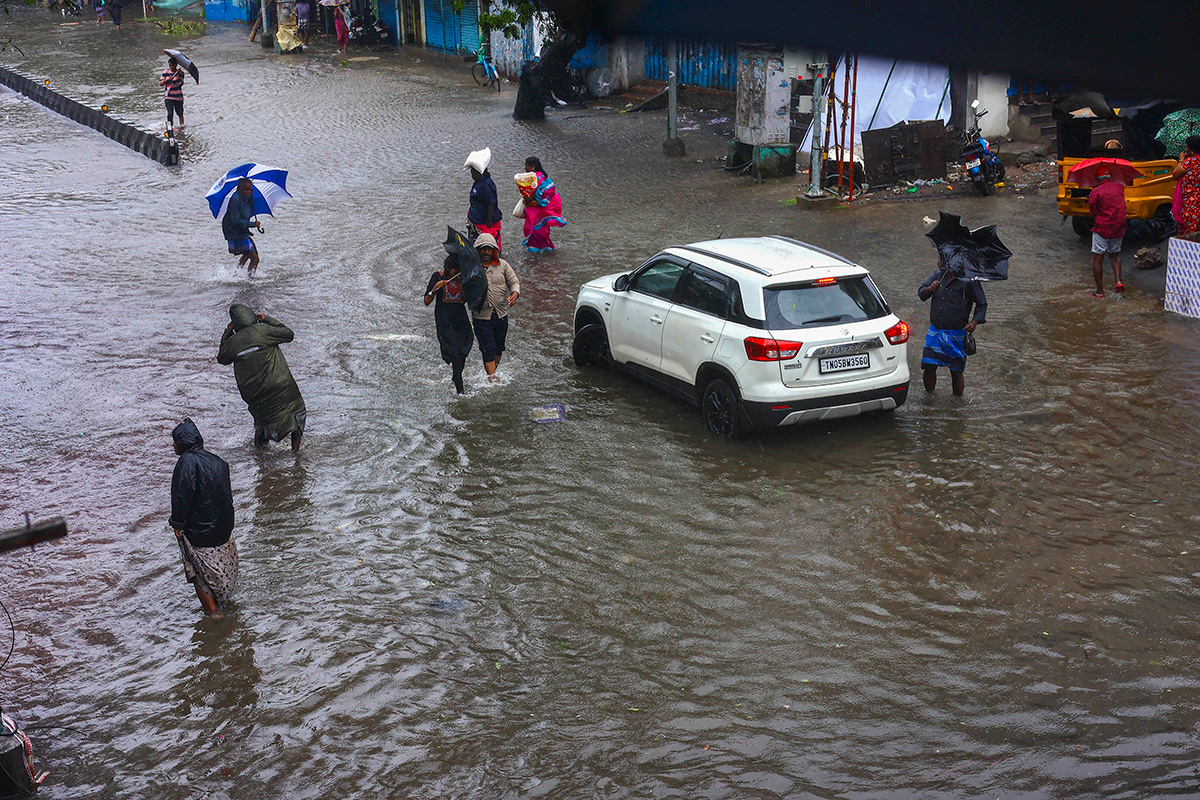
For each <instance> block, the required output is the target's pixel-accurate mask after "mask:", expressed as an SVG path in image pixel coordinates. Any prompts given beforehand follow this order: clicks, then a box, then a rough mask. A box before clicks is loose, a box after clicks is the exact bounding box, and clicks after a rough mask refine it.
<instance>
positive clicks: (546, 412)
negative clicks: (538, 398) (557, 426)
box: [529, 403, 567, 422]
mask: <svg viewBox="0 0 1200 800" xmlns="http://www.w3.org/2000/svg"><path fill="white" fill-rule="evenodd" d="M529 417H530V419H532V420H533V421H534V422H566V421H567V410H566V409H565V408H563V407H562V404H561V403H553V404H551V405H548V406H534V407H533V408H532V409H530V412H529Z"/></svg>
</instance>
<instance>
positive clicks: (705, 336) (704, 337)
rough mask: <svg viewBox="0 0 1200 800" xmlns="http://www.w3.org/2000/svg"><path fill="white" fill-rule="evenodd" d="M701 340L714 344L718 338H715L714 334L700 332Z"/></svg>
mask: <svg viewBox="0 0 1200 800" xmlns="http://www.w3.org/2000/svg"><path fill="white" fill-rule="evenodd" d="M700 341H702V342H707V343H708V344H712V343H713V342H715V341H716V339H714V338H713V337H712V336H710V335H709V334H707V333H702V334H700Z"/></svg>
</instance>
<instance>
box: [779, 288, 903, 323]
mask: <svg viewBox="0 0 1200 800" xmlns="http://www.w3.org/2000/svg"><path fill="white" fill-rule="evenodd" d="M763 300H764V305H765V306H766V310H767V327H768V328H770V329H771V330H791V329H795V328H818V327H820V326H822V325H837V324H839V323H842V324H844V323H847V322H862V321H863V320H868V319H877V318H879V317H886V316H887V315H888V313H889V312H888V308H887V304H885V303H884V302H883V298H882V297H881V296H880V295H879V292H878V290H876V288H875V284H873V283H871V279H870V278H868V277H867V276H865V275H861V276H855V277H850V278H838V280H837V282H836V283H830V284H827V285H825V286H820V285H818V284H817V283H815V282H813V283H798V284H792V285H789V286H768V287H766V288H765V289H763Z"/></svg>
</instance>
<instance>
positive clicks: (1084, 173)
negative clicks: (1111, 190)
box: [1067, 158, 1142, 188]
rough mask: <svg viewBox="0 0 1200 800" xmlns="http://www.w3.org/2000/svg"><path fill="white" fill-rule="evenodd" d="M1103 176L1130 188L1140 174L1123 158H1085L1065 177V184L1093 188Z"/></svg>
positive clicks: (1139, 171)
mask: <svg viewBox="0 0 1200 800" xmlns="http://www.w3.org/2000/svg"><path fill="white" fill-rule="evenodd" d="M1104 175H1107V176H1109V178H1111V179H1112V180H1114V181H1116V182H1117V183H1119V184H1121V185H1122V186H1130V185H1132V184H1133V181H1134V179H1135V178H1140V177H1142V172H1141V170H1139V169H1138V168H1137V167H1135V166H1134V165H1133V164H1130V163H1129V162H1128V161H1126V160H1125V159H1123V158H1085V159H1084V160H1083V161H1080V162H1079V163H1078V164H1076V165H1075V166H1074V167H1072V168H1071V172H1070V173H1069V174H1068V175H1067V182H1068V183H1074V184H1076V185H1077V186H1081V187H1084V188H1091V187H1094V186H1095V185H1096V184H1098V183H1100V178H1101V177H1102V176H1104Z"/></svg>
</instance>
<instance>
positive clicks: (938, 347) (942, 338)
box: [921, 325, 967, 372]
mask: <svg viewBox="0 0 1200 800" xmlns="http://www.w3.org/2000/svg"><path fill="white" fill-rule="evenodd" d="M966 336H967V332H966V331H964V330H961V329H960V330H956V331H944V330H942V329H941V328H935V327H933V326H932V325H930V326H929V332H928V333H926V334H925V350H924V352H923V353H922V354H921V366H922V367H947V368H949V369H950V371H951V372H962V371H963V370H964V369H966V366H967V352H966V350H965V349H964V348H963V339H965V338H966Z"/></svg>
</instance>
